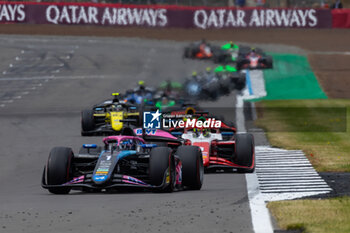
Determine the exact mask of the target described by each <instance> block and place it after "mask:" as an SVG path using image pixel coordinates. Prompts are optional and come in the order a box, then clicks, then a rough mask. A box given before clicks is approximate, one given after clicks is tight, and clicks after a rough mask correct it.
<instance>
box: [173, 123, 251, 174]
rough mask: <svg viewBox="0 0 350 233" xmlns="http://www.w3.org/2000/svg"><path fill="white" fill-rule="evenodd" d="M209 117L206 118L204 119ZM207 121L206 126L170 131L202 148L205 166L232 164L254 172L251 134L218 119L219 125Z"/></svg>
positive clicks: (223, 167)
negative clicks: (241, 131)
mask: <svg viewBox="0 0 350 233" xmlns="http://www.w3.org/2000/svg"><path fill="white" fill-rule="evenodd" d="M202 118H203V117H202ZM209 119H210V118H208V117H206V118H205V120H209ZM198 120H199V119H198ZM211 120H212V119H211ZM189 125H190V124H189ZM203 125H204V123H203ZM208 125H209V127H205V128H204V127H201V128H198V127H191V126H190V127H185V128H180V127H177V128H171V129H170V130H169V131H170V132H171V133H172V134H173V135H174V136H177V137H181V138H182V139H184V140H185V144H187V145H194V146H198V147H200V148H201V150H202V154H203V163H204V167H205V168H206V170H231V169H233V168H235V169H237V171H238V172H249V173H250V172H253V171H254V169H255V152H254V147H255V146H254V137H253V135H252V134H246V133H245V134H237V133H236V128H235V127H233V126H229V125H226V124H225V123H224V122H221V126H220V127H215V126H213V124H212V123H209V124H208ZM187 126H188V125H187Z"/></svg>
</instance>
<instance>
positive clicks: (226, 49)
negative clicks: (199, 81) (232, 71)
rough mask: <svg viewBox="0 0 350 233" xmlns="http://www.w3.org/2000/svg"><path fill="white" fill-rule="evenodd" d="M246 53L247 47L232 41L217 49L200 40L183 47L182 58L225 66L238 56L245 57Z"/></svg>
mask: <svg viewBox="0 0 350 233" xmlns="http://www.w3.org/2000/svg"><path fill="white" fill-rule="evenodd" d="M248 52H249V47H248V46H243V45H238V44H235V43H233V42H232V41H230V42H228V43H226V44H224V45H222V46H221V47H219V46H216V45H212V44H210V43H207V42H206V41H205V40H202V41H199V42H195V43H192V44H190V45H189V46H187V47H185V50H184V57H185V58H192V59H213V61H214V62H215V63H221V64H227V63H235V62H236V59H237V57H238V56H240V55H245V54H247V53H248Z"/></svg>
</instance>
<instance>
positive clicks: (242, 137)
mask: <svg viewBox="0 0 350 233" xmlns="http://www.w3.org/2000/svg"><path fill="white" fill-rule="evenodd" d="M235 145H236V159H235V162H236V163H237V164H238V165H241V166H246V167H251V166H252V165H254V166H253V167H252V168H239V169H237V171H238V172H240V173H244V172H247V173H252V172H254V169H255V164H254V154H255V153H254V137H253V135H252V134H237V135H236V143H235Z"/></svg>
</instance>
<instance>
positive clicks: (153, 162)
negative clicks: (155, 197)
mask: <svg viewBox="0 0 350 233" xmlns="http://www.w3.org/2000/svg"><path fill="white" fill-rule="evenodd" d="M149 175H150V183H151V184H152V185H155V186H160V185H162V184H163V182H164V177H165V183H166V185H165V187H164V189H163V190H161V191H163V192H172V191H173V190H174V187H175V178H176V177H175V158H174V156H173V155H172V153H171V149H170V148H169V147H155V148H153V149H152V151H151V154H150V161H149Z"/></svg>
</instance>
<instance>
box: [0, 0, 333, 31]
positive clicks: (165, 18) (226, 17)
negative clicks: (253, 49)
mask: <svg viewBox="0 0 350 233" xmlns="http://www.w3.org/2000/svg"><path fill="white" fill-rule="evenodd" d="M0 22H1V23H32V24H65V25H67V24H68V25H101V26H104V25H105V26H123V27H126V26H139V27H157V28H165V27H178V28H201V29H212V28H218V29H220V28H250V27H254V28H276V27H279V28H330V27H332V15H331V11H330V10H327V9H305V8H303V9H265V8H261V9H260V8H256V9H254V8H247V9H244V8H243V9H236V8H208V7H205V8H200V7H179V6H157V5H148V6H142V5H137V6H136V5H122V4H93V3H80V4H79V3H76V4H74V3H30V2H29V3H23V2H21V3H20V2H14V3H8V2H0Z"/></svg>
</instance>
